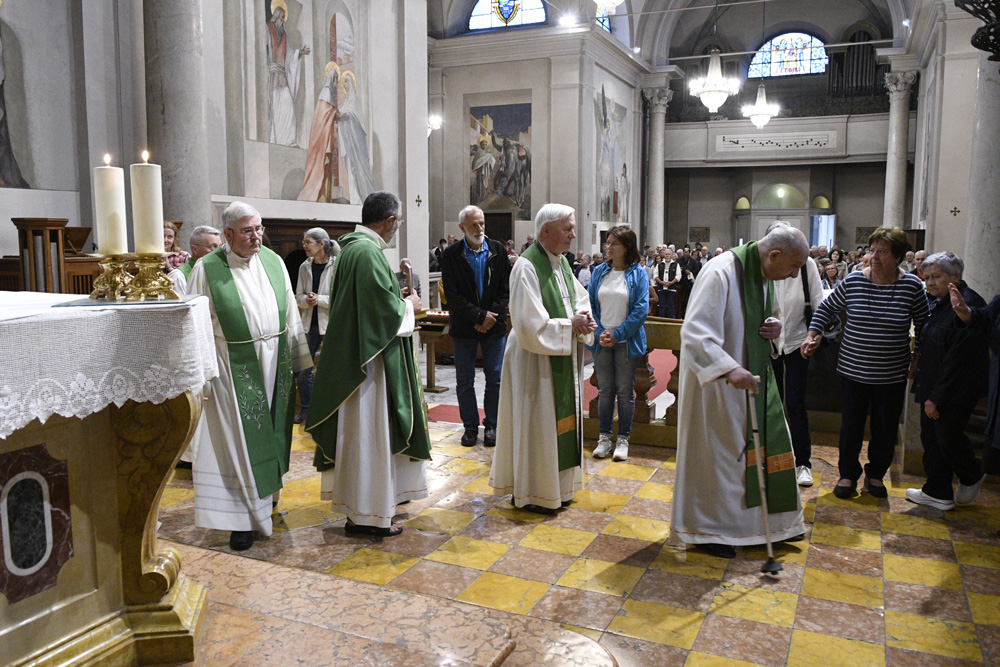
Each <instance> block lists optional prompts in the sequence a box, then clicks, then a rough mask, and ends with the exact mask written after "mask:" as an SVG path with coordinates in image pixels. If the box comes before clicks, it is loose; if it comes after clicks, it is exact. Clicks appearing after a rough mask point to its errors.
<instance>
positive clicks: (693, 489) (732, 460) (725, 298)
mask: <svg viewBox="0 0 1000 667" xmlns="http://www.w3.org/2000/svg"><path fill="white" fill-rule="evenodd" d="M808 256H809V246H808V244H807V243H806V238H805V236H804V235H803V234H802V232H800V231H799V230H797V229H794V228H792V227H789V226H787V225H782V226H778V227H777V228H775V229H774V230H772V231H771V232H770V233H768V234H767V235H766V236H765V237H764V238H763V239H761V240H760V242H751V243H748V244H746V245H742V246H739V247H738V248H733V249H732V250H731V251H730V252H726V253H723V254H721V255H719V256H717V257H715V258H713V259H712V261H711V262H709V263H708V264H706V265H705V267H704V268H703V269H702V270H701V273H699V274H698V279H697V281H695V284H694V289H693V290H692V291H691V297H690V300H689V301H688V310H687V313H686V314H685V316H684V326H683V327H682V328H681V354H680V367H679V369H678V373H679V377H680V395H679V398H678V414H677V470H676V475H675V478H674V497H673V503H672V507H671V521H670V535H671V541H672V542H674V543H677V542H681V543H686V544H692V545H697V546H699V547H701V548H703V549H705V550H707V551H708V552H709V553H711V554H712V555H715V556H719V557H723V558H732V557H734V556H735V555H736V549H735V547H737V546H742V545H754V544H764V542H765V539H766V534H765V531H764V515H763V511H762V508H761V497H760V490H759V487H758V483H757V479H758V478H757V469H756V457H755V456H754V447H753V442H752V440H751V437H752V431H751V430H750V424H749V421H750V420H749V419H748V417H749V412H748V409H747V406H748V394H747V391H748V390H749V391H751V392H754V393H756V406H757V415H758V424H759V427H760V430H761V435H760V438H761V446H762V448H764V449H763V451H762V456H764V458H765V460H766V461H767V466H766V473H765V477H766V482H765V489H766V497H767V505H768V510H769V514H768V517H769V528H770V537H771V540H772V541H773V542H778V541H781V540H794V539H797V538H799V536H801V535H802V534H803V533H804V532H805V524H804V523H803V518H802V503H801V501H800V499H799V494H798V487H797V486H796V481H795V460H794V456H793V454H792V450H791V438H790V436H789V433H788V425H787V423H786V422H785V416H784V413H783V412H782V408H781V399H780V398H779V396H778V388H777V383H775V381H774V378H773V376H772V374H771V373H772V371H771V364H770V352H771V343H770V341H771V340H773V339H775V338H777V337H778V335H779V334H780V332H781V323H780V322H779V321H777V320H776V319H774V318H773V317H771V315H772V313H773V312H774V306H773V304H774V285H773V283H772V282H771V281H774V280H784V279H786V278H794V277H796V276H798V273H799V268H800V267H801V266H802V265H803V264H805V261H806V258H807V257H808ZM755 376H756V377H760V382H759V383H758V381H757V380H756V379H755Z"/></svg>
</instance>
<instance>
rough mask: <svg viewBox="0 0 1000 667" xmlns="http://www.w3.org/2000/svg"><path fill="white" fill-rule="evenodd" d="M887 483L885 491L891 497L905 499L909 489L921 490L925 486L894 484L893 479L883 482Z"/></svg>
mask: <svg viewBox="0 0 1000 667" xmlns="http://www.w3.org/2000/svg"><path fill="white" fill-rule="evenodd" d="M882 481H883V482H885V490H886V491H887V492H888V493H889V495H890V496H896V497H897V498H905V497H906V490H907V489H919V488H921V487H922V486H923V484H921V483H919V482H893V481H892V480H891V479H884V480H882Z"/></svg>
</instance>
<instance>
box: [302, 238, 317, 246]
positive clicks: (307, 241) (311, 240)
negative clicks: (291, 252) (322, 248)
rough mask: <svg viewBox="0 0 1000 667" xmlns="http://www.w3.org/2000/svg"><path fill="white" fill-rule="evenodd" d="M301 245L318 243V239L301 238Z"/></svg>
mask: <svg viewBox="0 0 1000 667" xmlns="http://www.w3.org/2000/svg"><path fill="white" fill-rule="evenodd" d="M302 245H319V241H314V240H313V239H302Z"/></svg>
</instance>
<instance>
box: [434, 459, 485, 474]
mask: <svg viewBox="0 0 1000 667" xmlns="http://www.w3.org/2000/svg"><path fill="white" fill-rule="evenodd" d="M439 470H444V471H445V472H451V473H458V474H459V475H488V474H490V464H489V463H487V462H486V461H477V460H476V459H452V460H451V461H448V462H447V463H445V464H444V465H443V466H441V467H440V468H439Z"/></svg>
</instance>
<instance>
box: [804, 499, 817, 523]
mask: <svg viewBox="0 0 1000 667" xmlns="http://www.w3.org/2000/svg"><path fill="white" fill-rule="evenodd" d="M802 518H803V519H805V522H806V523H812V522H813V521H815V520H816V503H814V502H813V503H806V504H805V505H803V506H802Z"/></svg>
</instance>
